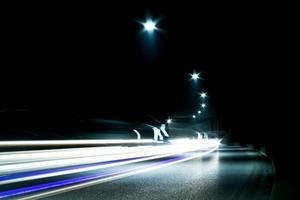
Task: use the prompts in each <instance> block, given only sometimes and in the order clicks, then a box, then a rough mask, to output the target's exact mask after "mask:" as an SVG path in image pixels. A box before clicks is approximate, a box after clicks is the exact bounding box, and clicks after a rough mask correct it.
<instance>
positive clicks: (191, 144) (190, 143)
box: [0, 139, 219, 185]
mask: <svg viewBox="0 0 300 200" xmlns="http://www.w3.org/2000/svg"><path fill="white" fill-rule="evenodd" d="M172 144H174V145H171V146H173V147H172V148H171V150H170V151H165V152H163V153H162V154H160V155H155V153H154V154H152V157H147V158H141V159H136V160H129V161H123V162H121V161H120V162H117V163H110V164H104V165H97V166H87V167H81V168H77V169H70V170H65V171H59V172H52V173H45V174H39V175H33V176H27V177H20V178H15V179H10V180H5V181H0V185H3V184H9V183H16V182H20V181H28V180H34V179H40V178H49V177H53V176H59V175H66V174H72V173H79V172H86V171H91V170H96V169H103V168H108V167H114V166H120V165H125V164H130V163H136V162H142V161H146V160H153V159H158V158H164V157H169V156H174V155H179V154H183V153H187V152H192V151H196V150H208V149H210V148H214V147H215V146H216V145H217V144H219V141H218V140H212V141H211V142H202V146H199V144H200V143H199V142H198V141H196V140H186V139H177V140H174V141H172ZM175 144H181V145H175ZM182 144H184V145H182ZM180 146H181V147H180ZM146 155H147V154H145V156H146ZM82 164H85V163H82Z"/></svg>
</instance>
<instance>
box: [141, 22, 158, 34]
mask: <svg viewBox="0 0 300 200" xmlns="http://www.w3.org/2000/svg"><path fill="white" fill-rule="evenodd" d="M143 25H144V29H145V30H146V31H148V32H152V31H154V30H155V29H157V27H156V23H155V22H154V21H152V20H151V19H149V20H147V21H146V22H145V23H143Z"/></svg>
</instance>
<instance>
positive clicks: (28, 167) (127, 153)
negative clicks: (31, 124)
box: [0, 141, 206, 175]
mask: <svg viewBox="0 0 300 200" xmlns="http://www.w3.org/2000/svg"><path fill="white" fill-rule="evenodd" d="M199 145H200V143H199V142H197V141H190V142H189V143H188V144H186V143H181V142H179V143H178V144H177V145H162V146H149V147H143V146H142V147H132V148H130V147H125V148H123V147H119V148H113V149H111V150H110V152H109V150H107V151H106V152H105V154H104V155H103V154H102V152H101V151H97V150H96V151H95V152H94V153H97V154H94V156H88V155H89V154H85V153H83V152H84V150H81V154H80V157H78V158H68V157H67V158H66V157H65V156H66V155H64V157H63V159H61V155H60V153H59V152H55V154H54V155H53V153H52V152H50V154H51V153H52V154H51V155H52V158H53V160H46V161H33V162H25V163H13V164H4V165H1V166H0V175H1V174H9V173H14V172H26V171H33V170H44V169H49V168H58V167H66V166H72V165H80V164H83V163H84V164H90V163H99V162H105V161H112V160H121V159H128V158H136V157H143V156H153V155H157V154H167V153H177V152H179V153H181V152H186V151H193V150H195V149H198V148H199ZM202 147H206V146H204V143H203V144H202ZM116 149H117V151H116ZM47 153H49V152H46V154H45V153H44V155H43V157H48V155H47ZM88 153H91V152H90V149H89V150H88ZM69 154H70V153H69ZM55 155H57V157H55ZM70 155H74V154H70ZM83 155H85V157H83ZM12 156H13V158H15V156H16V155H12ZM18 156H19V157H20V156H21V155H20V154H19V155H18ZM25 156H26V157H27V158H28V154H27V155H26V154H25ZM39 156H42V155H39ZM71 157H72V156H71ZM10 160H11V159H10ZM2 161H4V162H5V160H2Z"/></svg>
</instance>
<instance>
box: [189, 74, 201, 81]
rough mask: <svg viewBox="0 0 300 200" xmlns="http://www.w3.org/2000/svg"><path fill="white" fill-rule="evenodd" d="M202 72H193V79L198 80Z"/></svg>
mask: <svg viewBox="0 0 300 200" xmlns="http://www.w3.org/2000/svg"><path fill="white" fill-rule="evenodd" d="M199 75H200V73H193V74H191V77H192V80H195V81H196V80H198V79H199V78H200V76H199Z"/></svg>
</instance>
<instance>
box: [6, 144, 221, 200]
mask: <svg viewBox="0 0 300 200" xmlns="http://www.w3.org/2000/svg"><path fill="white" fill-rule="evenodd" d="M195 141H197V142H198V149H193V150H192V148H191V149H190V150H186V151H185V152H184V151H182V153H178V156H176V157H175V158H171V159H170V158H167V155H165V157H166V158H167V159H165V160H163V161H156V162H152V163H150V164H146V166H144V167H140V168H132V169H129V170H128V169H127V170H121V171H112V172H106V173H98V174H92V175H85V176H80V177H76V178H71V179H70V178H69V179H66V180H59V181H54V182H48V183H44V184H39V185H34V186H27V187H22V188H17V189H11V190H8V191H3V192H0V198H10V197H15V196H18V195H24V194H30V193H32V192H41V191H43V190H47V191H46V192H43V193H38V194H34V195H31V196H28V197H24V198H23V199H31V198H41V197H43V196H47V195H51V194H55V193H60V192H66V191H70V190H74V189H79V188H82V187H87V186H91V185H94V184H98V183H101V182H106V181H110V180H114V179H119V178H123V177H127V176H131V175H135V174H139V173H143V172H147V171H151V170H157V169H159V168H161V167H167V166H170V165H174V164H177V163H180V162H184V161H187V160H191V159H194V158H198V157H201V156H203V155H206V154H208V153H210V152H212V151H215V150H216V149H217V148H218V145H219V140H212V141H210V142H206V145H203V146H202V145H200V144H201V143H199V140H192V141H190V142H188V141H182V142H183V143H184V144H185V145H191V144H193V145H192V146H194V145H195V144H196V143H195ZM171 146H173V145H171ZM175 146H176V145H175ZM201 146H202V147H201ZM177 148H178V147H177ZM187 149H189V148H187ZM199 150H200V152H199ZM203 150H205V151H203ZM187 152H190V153H188V154H185V153H187ZM168 156H170V155H168ZM66 186H67V187H66ZM61 187H63V188H61ZM49 189H53V190H50V191H49Z"/></svg>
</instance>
